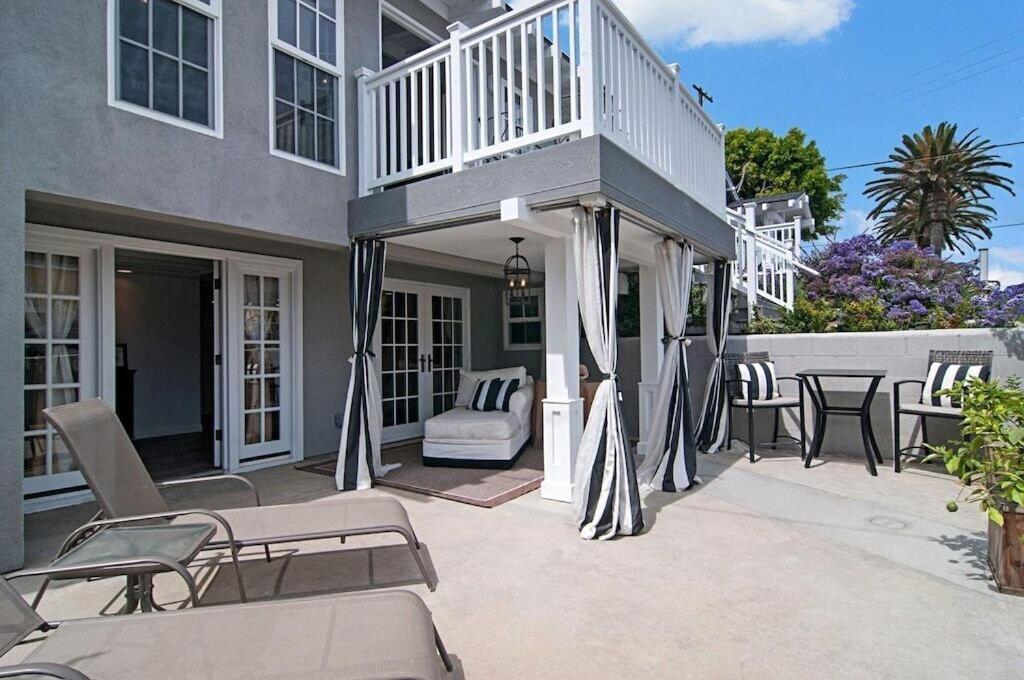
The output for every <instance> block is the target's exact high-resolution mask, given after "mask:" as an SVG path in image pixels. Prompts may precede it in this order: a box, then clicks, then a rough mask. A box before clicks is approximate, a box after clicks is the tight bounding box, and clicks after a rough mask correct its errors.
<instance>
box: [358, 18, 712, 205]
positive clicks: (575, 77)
mask: <svg viewBox="0 0 1024 680" xmlns="http://www.w3.org/2000/svg"><path fill="white" fill-rule="evenodd" d="M357 79H358V97H357V101H358V105H359V130H360V135H359V142H360V143H359V149H360V193H361V194H362V195H367V194H369V193H371V192H374V191H381V190H384V189H387V188H389V187H394V186H398V185H401V184H404V183H407V182H410V181H413V180H417V179H420V178H424V177H429V176H433V175H437V174H441V173H459V172H461V171H463V170H464V169H466V168H469V167H474V166H482V165H489V164H495V163H503V162H507V161H508V159H511V158H514V157H517V156H521V155H528V154H529V153H531V152H535V151H537V150H540V149H545V148H547V147H552V146H563V145H564V143H565V142H569V141H572V140H577V139H585V138H588V137H594V136H598V135H600V136H603V137H605V138H607V139H609V140H611V141H613V142H614V143H615V144H616V145H618V146H619V147H620V148H622V149H623V150H624V151H626V152H627V153H629V154H630V155H632V156H633V157H634V158H635V159H637V160H638V161H640V162H641V163H643V164H644V165H645V166H646V167H647V168H649V169H650V170H651V171H652V172H654V173H656V174H657V175H659V176H660V177H662V178H663V179H664V180H665V181H667V182H669V183H670V184H671V185H672V186H673V187H675V188H676V189H678V190H680V191H682V192H683V193H685V194H687V195H688V196H690V197H691V198H692V199H693V200H695V201H696V202H697V203H699V204H700V205H702V206H704V207H705V208H706V209H708V210H709V211H711V212H712V213H714V214H717V215H723V216H724V211H725V191H724V163H725V161H724V143H723V134H722V131H721V129H720V128H719V127H718V126H717V125H715V123H714V122H713V121H712V120H711V118H710V117H708V115H707V114H706V113H705V112H704V111H703V109H701V107H700V106H699V105H698V104H697V102H696V101H695V100H694V99H693V97H692V96H690V94H689V92H687V90H686V87H685V86H684V85H682V84H681V83H680V82H679V79H678V68H677V67H675V66H670V65H668V64H665V63H664V61H663V60H662V59H661V58H660V57H659V56H658V55H657V53H656V52H655V51H654V50H653V49H651V47H650V46H649V45H648V44H647V43H646V41H644V39H643V38H642V37H641V36H640V35H639V33H638V32H637V31H636V29H635V28H634V27H633V26H632V25H631V24H630V23H629V22H628V21H627V20H626V19H625V18H624V17H623V16H622V14H621V13H620V12H619V10H618V9H617V8H616V7H615V6H614V5H613V4H612V3H611V2H608V1H607V0H546V1H544V2H541V3H539V4H536V5H533V6H531V7H529V8H526V9H523V10H520V11H516V12H510V13H507V14H504V15H501V16H499V17H497V18H495V19H493V20H491V21H489V22H487V23H484V24H482V25H480V26H477V27H475V28H473V29H468V28H466V27H465V26H462V25H460V24H456V25H454V26H452V27H451V37H450V38H449V39H448V40H446V41H444V42H443V43H440V44H438V45H435V46H433V47H432V48H430V49H428V50H425V51H423V52H421V53H420V54H418V55H416V56H415V57H412V58H410V59H407V60H405V61H403V62H400V63H398V64H395V65H394V66H392V67H390V68H388V69H385V70H384V71H381V72H379V73H372V72H370V71H368V70H365V69H364V70H362V71H360V72H359V73H357Z"/></svg>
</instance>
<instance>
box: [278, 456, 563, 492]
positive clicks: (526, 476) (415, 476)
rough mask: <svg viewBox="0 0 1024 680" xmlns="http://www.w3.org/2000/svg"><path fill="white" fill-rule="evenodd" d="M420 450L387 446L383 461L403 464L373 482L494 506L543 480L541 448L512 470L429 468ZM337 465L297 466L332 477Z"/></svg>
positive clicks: (323, 462)
mask: <svg viewBox="0 0 1024 680" xmlns="http://www.w3.org/2000/svg"><path fill="white" fill-rule="evenodd" d="M421 452H422V449H421V445H420V443H419V442H415V443H412V444H403V445H401V446H396V447H394V448H391V449H384V451H383V452H382V457H383V459H384V462H385V463H401V464H402V467H400V468H398V469H397V470H392V471H391V472H389V473H388V474H387V476H385V477H380V478H377V479H374V480H373V482H374V484H377V485H380V486H389V487H392V488H395V489H402V490H404V491H412V492H413V493H421V494H425V495H427V496H437V497H438V498H447V499H448V500H451V501H458V502H459V503H468V504H470V505H476V506H479V507H481V508H493V507H496V506H499V505H501V504H502V503H507V502H508V501H510V500H512V499H513V498H518V497H519V496H522V495H523V494H527V493H530V492H531V491H533V490H534V489H538V488H540V483H541V481H542V480H543V479H544V452H543V451H542V450H541V449H535V448H528V449H526V451H524V452H523V455H521V456H519V460H517V461H516V464H515V466H514V467H513V468H511V469H509V470H481V469H476V468H447V467H426V466H425V465H423V463H422V461H421V459H420V454H421ZM336 466H337V457H335V456H331V457H329V458H321V459H319V460H317V461H314V462H308V463H302V464H300V465H296V466H295V469H297V470H304V471H306V472H314V473H316V474H320V475H327V476H329V477H333V476H334V470H335V467H336Z"/></svg>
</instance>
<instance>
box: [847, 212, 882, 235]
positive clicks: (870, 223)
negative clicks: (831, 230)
mask: <svg viewBox="0 0 1024 680" xmlns="http://www.w3.org/2000/svg"><path fill="white" fill-rule="evenodd" d="M875 224H877V220H874V219H872V218H869V217H868V212H867V211H866V210H858V209H857V208H851V209H849V210H847V211H845V212H844V213H843V217H842V218H841V219H840V220H839V228H840V229H841V230H842V231H848V232H852V233H855V234H867V233H869V232H870V231H871V230H872V229H874V228H875Z"/></svg>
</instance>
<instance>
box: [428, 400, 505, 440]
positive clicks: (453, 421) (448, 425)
mask: <svg viewBox="0 0 1024 680" xmlns="http://www.w3.org/2000/svg"><path fill="white" fill-rule="evenodd" d="M423 429H424V432H423V434H424V436H425V437H426V438H427V439H433V440H445V441H453V440H456V441H464V440H470V441H472V440H476V441H496V440H503V439H512V438H513V437H514V436H515V435H516V434H518V432H519V429H520V422H519V416H518V415H517V414H515V413H508V412H505V411H471V410H469V409H467V408H459V407H456V408H453V409H452V410H451V411H445V412H444V413H442V414H440V415H437V416H434V417H433V418H430V419H429V420H427V422H426V423H424V426H423Z"/></svg>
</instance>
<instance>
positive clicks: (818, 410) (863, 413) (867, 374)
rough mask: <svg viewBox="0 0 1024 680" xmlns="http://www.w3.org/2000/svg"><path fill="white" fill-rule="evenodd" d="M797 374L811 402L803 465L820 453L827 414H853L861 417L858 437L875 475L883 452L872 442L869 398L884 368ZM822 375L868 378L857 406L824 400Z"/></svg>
mask: <svg viewBox="0 0 1024 680" xmlns="http://www.w3.org/2000/svg"><path fill="white" fill-rule="evenodd" d="M796 375H797V377H799V378H800V379H801V380H803V381H804V384H805V385H806V386H807V393H808V394H809V395H810V396H811V403H812V404H814V436H813V437H812V439H811V448H810V450H809V451H808V452H807V458H805V459H804V467H810V466H811V460H812V459H814V458H817V457H818V456H819V455H821V444H822V442H823V441H824V439H825V425H826V424H827V423H828V417H829V416H830V415H836V416H856V417H858V418H860V430H861V436H862V437H863V438H864V455H865V457H866V458H867V461H868V471H869V472H870V473H871V474H872V476H874V477H877V476H878V470H877V468H876V467H875V461H876V460H877V461H878V462H879V463H881V462H882V454H881V453H880V452H879V450H878V442H876V441H875V431H874V430H873V429H872V428H871V401H872V400H873V399H874V398H875V393H876V392H877V391H878V385H879V383H881V382H882V378H884V377H885V371H882V370H875V369H860V368H809V369H807V370H804V371H799V372H797V374H796ZM822 378H846V379H862V380H869V381H870V383H869V385H868V391H867V393H865V395H864V401H863V402H861V404H860V406H832V405H830V404H829V403H828V401H826V399H825V390H824V388H822V386H821V379H822Z"/></svg>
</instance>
